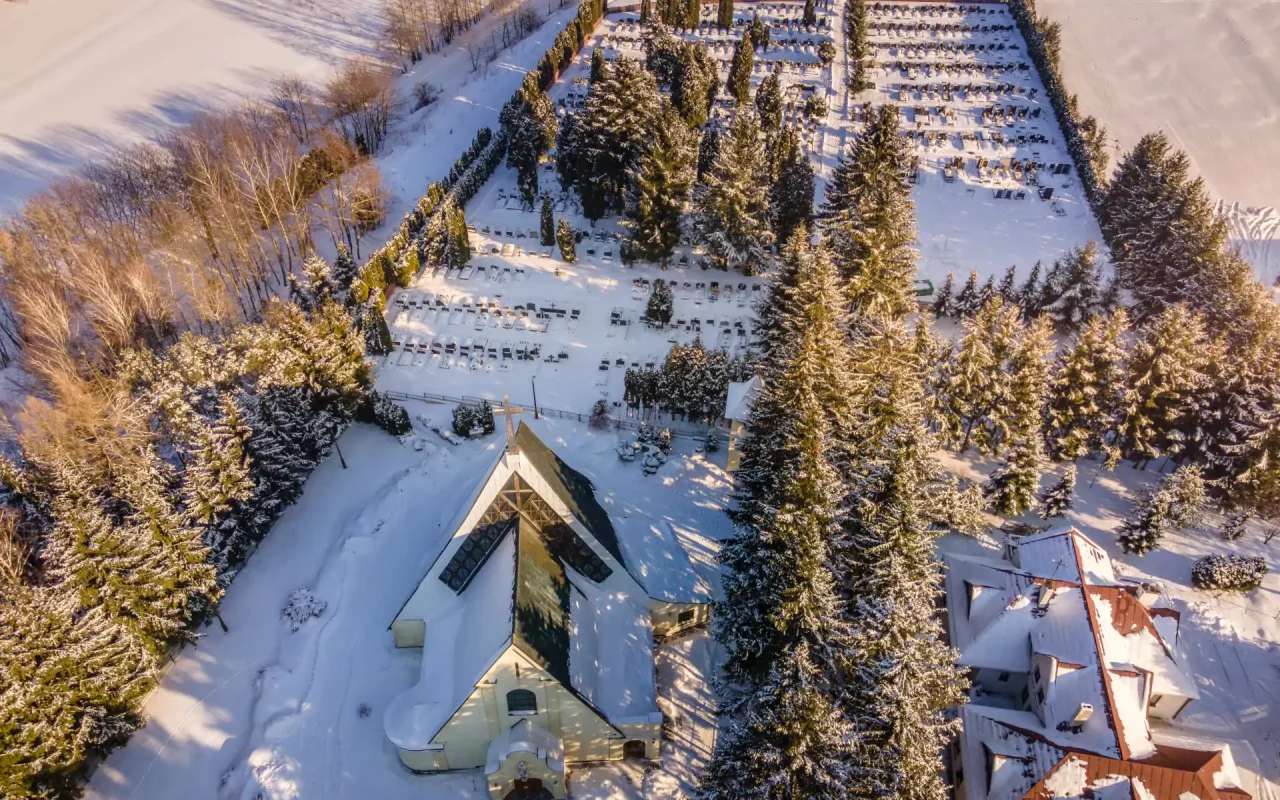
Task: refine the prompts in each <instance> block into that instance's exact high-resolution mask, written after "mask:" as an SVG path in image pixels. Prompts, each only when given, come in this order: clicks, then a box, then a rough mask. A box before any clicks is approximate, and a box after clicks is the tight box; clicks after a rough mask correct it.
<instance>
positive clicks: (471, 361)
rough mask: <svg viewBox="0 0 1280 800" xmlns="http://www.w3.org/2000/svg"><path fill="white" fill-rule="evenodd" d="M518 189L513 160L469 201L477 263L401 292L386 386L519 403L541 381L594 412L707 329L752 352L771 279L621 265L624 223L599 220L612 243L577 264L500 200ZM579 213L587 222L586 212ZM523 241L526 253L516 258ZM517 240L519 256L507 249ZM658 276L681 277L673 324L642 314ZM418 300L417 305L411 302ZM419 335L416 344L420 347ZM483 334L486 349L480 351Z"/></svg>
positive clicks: (588, 245) (555, 396) (719, 343)
mask: <svg viewBox="0 0 1280 800" xmlns="http://www.w3.org/2000/svg"><path fill="white" fill-rule="evenodd" d="M514 194H515V173H514V171H512V170H508V169H505V168H503V169H501V170H499V171H498V173H497V174H496V175H495V176H494V178H493V179H492V180H490V181H489V183H488V184H487V185H486V186H485V189H484V190H483V191H481V193H480V194H479V195H478V196H477V198H476V199H475V200H474V201H472V203H471V204H470V205H469V207H468V215H469V216H468V219H469V221H470V223H471V224H472V225H473V226H476V228H477V232H476V233H474V234H472V237H471V243H472V251H473V253H474V254H475V255H474V257H473V258H472V261H471V264H472V267H471V268H470V270H469V271H468V270H465V269H464V270H461V271H459V270H450V271H448V272H445V271H444V270H435V271H434V272H433V271H430V270H428V271H426V272H424V274H423V275H422V276H421V277H419V279H418V280H417V281H415V282H414V284H413V286H412V287H411V288H410V289H409V290H408V291H403V292H399V293H397V294H396V295H395V298H394V299H393V302H392V310H391V313H390V314H389V317H390V320H389V321H390V325H391V330H392V333H393V335H394V337H395V339H396V341H401V342H403V349H397V350H395V351H393V352H392V353H391V354H390V355H389V356H387V357H386V359H385V360H384V366H383V368H382V369H381V370H380V371H379V377H378V386H379V387H380V388H383V389H395V390H399V391H403V392H408V393H413V392H415V391H418V392H421V391H430V392H434V393H438V394H444V395H448V396H463V395H466V396H477V397H489V398H491V399H501V398H502V395H503V393H504V392H505V393H510V394H511V398H512V402H520V403H531V401H532V398H533V393H534V391H535V383H536V392H537V396H538V402H539V404H541V405H544V406H549V407H551V408H560V409H564V410H567V411H574V412H577V413H581V414H586V413H588V412H589V411H590V410H591V405H592V403H593V402H595V400H596V399H598V398H600V397H604V398H606V399H608V400H609V401H610V402H619V401H621V400H622V395H623V390H622V376H623V373H624V372H625V371H626V369H627V368H629V367H642V366H644V365H646V364H653V365H656V366H661V364H662V361H663V359H664V358H665V357H666V353H667V351H668V350H669V349H670V347H671V344H672V342H676V341H679V342H681V343H684V344H688V343H690V342H692V341H693V340H694V338H695V337H696V336H701V337H702V341H703V343H704V344H705V345H706V346H707V347H724V348H725V349H727V350H728V351H729V352H730V353H732V354H741V353H743V352H745V350H746V348H747V345H748V343H749V342H750V341H751V340H752V338H753V337H752V332H753V331H752V325H753V320H754V313H753V305H754V303H755V301H756V300H758V299H759V297H760V296H761V295H762V294H763V293H764V280H763V279H761V278H746V277H742V276H741V275H729V274H726V273H724V272H720V271H717V270H702V269H700V268H698V267H697V266H695V265H694V264H693V262H692V260H690V263H689V264H687V265H681V264H680V256H677V257H676V258H675V260H674V265H673V267H672V268H671V269H668V270H667V271H665V272H664V271H662V270H660V269H658V268H657V267H654V266H652V265H639V266H636V267H631V268H623V267H621V266H619V265H618V261H617V259H618V246H619V240H618V239H617V238H615V234H616V233H617V227H616V225H615V224H613V223H611V222H609V221H606V222H603V223H601V224H600V225H598V226H597V231H599V232H600V235H601V236H602V238H603V239H604V241H597V240H596V239H591V240H590V241H583V242H582V243H581V244H579V245H578V256H579V261H578V262H577V263H576V264H566V263H564V262H563V261H561V260H560V258H559V251H558V250H556V249H555V248H554V247H543V246H541V245H539V243H538V236H537V231H538V215H537V214H536V213H533V212H524V211H520V210H518V204H517V203H513V204H512V205H515V206H516V208H515V210H509V209H507V208H506V201H505V200H499V199H498V198H499V197H500V196H502V197H505V196H507V195H514ZM570 219H571V220H572V221H573V223H574V224H576V225H578V226H580V227H582V228H586V227H587V226H586V221H585V220H584V219H582V218H580V217H570ZM486 229H487V230H488V233H484V231H485V230H486ZM508 231H510V233H511V235H510V236H508V235H507V232H508ZM531 233H532V234H533V235H532V236H530V234H531ZM517 234H518V235H517ZM521 237H523V238H521ZM517 247H518V248H520V249H521V250H523V251H525V254H524V255H523V256H521V255H516V254H515V253H516V252H517V251H515V248H517ZM507 248H510V249H511V251H512V254H511V255H509V256H503V255H502V252H503V250H504V249H507ZM493 250H497V252H496V253H495V252H492V251H493ZM544 252H545V253H549V254H550V257H543V256H542V253H544ZM684 253H688V250H687V249H685V250H683V251H682V254H684ZM491 275H492V276H493V277H492V278H491V277H490V276H491ZM463 276H467V277H466V279H465V280H464V279H463ZM658 280H666V281H675V282H676V284H677V285H676V286H674V287H673V288H672V297H673V298H674V309H675V311H674V315H673V317H672V322H673V323H675V324H674V325H673V326H672V329H671V330H665V331H664V330H659V329H651V328H649V327H647V326H646V325H644V324H643V323H642V322H641V321H640V318H641V316H643V314H644V311H645V305H646V302H647V299H648V296H649V288H648V286H646V285H644V284H643V283H642V284H641V285H640V286H636V285H635V284H634V283H633V282H634V281H648V282H649V284H650V285H651V284H652V282H653V281H658ZM713 282H714V283H715V284H716V289H715V292H714V295H713V291H712V286H711V285H712V283H713ZM713 296H714V297H715V299H712V298H713ZM437 300H439V302H440V303H443V306H441V305H437ZM413 302H416V303H418V304H419V307H418V308H414V307H412V306H410V305H409V303H413ZM428 303H430V305H428ZM530 303H533V304H534V306H535V307H536V309H538V310H539V312H541V310H543V309H551V308H554V309H557V310H558V311H560V312H563V316H562V315H561V314H558V313H555V312H552V311H547V312H546V313H545V316H546V317H547V318H546V319H539V318H538V315H537V313H535V312H532V311H528V306H529V304H530ZM491 304H492V305H491ZM422 306H426V307H425V308H424V307H422ZM521 308H523V309H525V311H528V313H527V315H524V314H522V313H521V312H520V311H518V310H517V309H521ZM615 314H616V316H615ZM695 320H696V322H695ZM695 325H696V326H697V327H695ZM415 339H416V340H417V341H418V343H419V345H418V348H417V349H413V348H412V347H411V346H412V344H413V341H414V340H415ZM433 340H436V341H438V342H439V345H440V347H439V349H440V351H441V352H440V353H439V355H432V354H430V353H421V352H417V350H420V349H423V348H429V347H430V345H431V343H432V342H433ZM482 341H483V342H484V344H485V352H483V353H480V352H479V345H480V344H481V342H482ZM451 343H455V344H456V346H457V348H458V349H467V348H468V347H469V348H470V350H471V351H472V357H471V358H465V357H462V356H460V355H459V354H457V353H453V354H451V353H449V352H448V350H449V346H450V344H451ZM522 347H523V348H525V349H526V351H527V352H529V353H532V352H533V350H534V348H537V355H536V356H532V355H531V356H530V358H529V359H527V360H523V359H520V358H519V353H520V351H521V348H522ZM411 349H413V352H410V350H411ZM618 413H623V412H622V411H621V410H619V412H618Z"/></svg>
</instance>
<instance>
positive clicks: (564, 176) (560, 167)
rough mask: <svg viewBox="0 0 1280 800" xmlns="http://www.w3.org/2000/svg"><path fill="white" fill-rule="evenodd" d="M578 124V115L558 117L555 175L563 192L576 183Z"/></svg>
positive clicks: (569, 114) (578, 156) (578, 155)
mask: <svg viewBox="0 0 1280 800" xmlns="http://www.w3.org/2000/svg"><path fill="white" fill-rule="evenodd" d="M596 52H600V51H599V50H597V51H596ZM593 83H594V81H593ZM578 126H579V118H578V115H577V114H574V113H567V114H565V115H564V116H562V117H561V118H560V130H559V133H557V134H556V177H557V178H558V179H559V181H560V189H561V191H565V192H567V191H569V189H570V187H572V186H575V185H577V183H578V160H579V158H580V157H581V154H580V153H579V152H578V136H579V128H578Z"/></svg>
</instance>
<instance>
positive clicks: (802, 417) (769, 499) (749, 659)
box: [714, 265, 844, 691]
mask: <svg viewBox="0 0 1280 800" xmlns="http://www.w3.org/2000/svg"><path fill="white" fill-rule="evenodd" d="M816 271H817V273H818V274H817V275H816V278H810V279H809V280H808V281H806V282H805V283H804V284H803V285H802V287H798V288H797V291H798V296H797V298H796V301H797V303H796V313H797V314H798V316H795V317H791V318H790V319H789V320H788V324H789V325H794V326H795V327H794V330H795V334H794V335H793V336H792V338H791V339H790V344H789V345H787V346H785V347H784V348H783V351H782V352H778V353H775V354H774V356H773V358H774V359H776V360H774V361H773V363H771V364H770V365H768V367H767V369H766V372H767V376H766V378H765V381H764V389H763V391H762V393H761V395H760V397H759V398H758V399H757V401H756V404H755V406H754V408H753V410H752V415H751V419H750V421H749V423H748V429H747V433H746V435H745V437H744V441H743V460H742V465H741V467H740V469H739V474H740V475H741V477H742V478H743V480H739V481H737V492H736V495H735V497H736V499H737V501H738V502H737V504H736V508H735V511H734V513H733V514H732V516H733V518H734V521H735V531H734V534H733V536H732V537H731V538H730V540H729V541H728V542H727V543H726V545H725V547H724V548H723V549H722V551H721V556H720V558H721V563H723V564H724V565H725V566H726V567H727V568H728V572H727V574H726V576H725V600H724V602H723V603H719V604H717V606H716V613H715V615H714V617H715V620H716V634H717V638H718V639H719V640H720V641H721V643H722V644H723V645H724V647H725V649H726V653H727V655H726V663H725V673H726V675H728V676H729V678H730V680H731V681H732V682H733V683H734V684H735V685H736V686H738V687H741V688H742V689H744V690H746V691H750V689H752V688H755V687H757V686H760V685H761V683H762V682H763V681H765V680H767V678H768V675H769V670H770V667H772V666H773V665H775V664H777V663H778V660H779V659H780V658H782V656H783V654H784V653H787V652H789V651H791V650H793V649H794V648H796V647H797V646H799V645H801V644H802V643H803V644H806V645H809V646H811V647H813V648H814V652H813V655H814V658H815V659H816V660H817V661H818V662H819V663H825V664H830V663H832V660H833V659H835V658H837V657H839V651H840V642H841V640H842V639H843V637H844V633H843V632H842V629H841V627H840V615H839V614H838V613H837V611H836V599H835V594H834V584H833V579H832V575H831V572H830V568H829V556H828V549H829V543H830V541H831V539H832V538H833V537H834V536H835V533H836V523H837V518H836V510H837V508H838V506H839V501H840V496H841V493H842V490H841V486H840V480H839V475H838V473H837V472H836V469H835V466H834V464H833V457H835V456H836V453H835V452H834V451H833V445H834V440H833V438H832V436H831V417H830V415H831V414H832V412H833V409H831V408H829V407H826V406H824V404H823V396H824V395H825V394H827V392H829V391H830V389H829V387H828V386H827V385H826V381H827V379H828V378H827V376H831V375H832V374H833V373H832V361H833V359H834V358H837V356H836V355H835V354H833V353H831V352H830V351H829V350H827V349H825V347H826V343H828V342H830V341H831V340H832V339H833V338H834V339H835V340H836V341H838V340H839V337H840V336H841V333H842V332H841V331H840V329H839V328H838V327H837V324H838V319H839V316H838V315H839V311H838V307H832V305H831V303H832V302H833V300H834V299H835V298H837V297H838V294H837V293H836V292H835V291H834V289H835V287H834V284H833V282H832V280H831V278H832V277H833V275H832V271H831V269H830V267H829V266H825V267H824V266H822V265H818V266H817V267H816Z"/></svg>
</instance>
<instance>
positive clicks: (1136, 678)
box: [944, 528, 1199, 798]
mask: <svg viewBox="0 0 1280 800" xmlns="http://www.w3.org/2000/svg"><path fill="white" fill-rule="evenodd" d="M944 560H945V562H946V565H947V572H946V589H947V602H948V626H949V632H950V634H951V641H952V644H953V645H954V646H955V647H956V648H957V649H958V650H959V651H960V658H959V661H960V663H962V664H964V665H966V666H969V667H972V668H977V669H992V670H1000V671H1002V672H1018V673H1024V674H1025V673H1029V672H1030V671H1031V669H1032V664H1033V660H1034V659H1035V658H1036V657H1037V656H1041V657H1045V658H1048V659H1051V661H1046V662H1044V663H1046V664H1051V665H1052V667H1053V668H1052V670H1051V677H1049V678H1048V680H1047V681H1046V683H1044V684H1043V685H1042V688H1043V696H1042V697H1038V698H1037V707H1038V714H1037V713H1032V712H1030V711H1020V710H1019V711H1010V710H1004V709H988V708H985V707H980V706H979V707H976V708H977V709H978V710H974V711H969V710H968V709H969V708H975V707H973V706H969V707H966V715H971V714H987V715H988V716H990V715H993V714H994V715H996V716H1000V715H1010V714H1012V715H1014V716H1015V718H1014V719H1012V720H1010V719H1007V718H1006V719H1005V721H1006V722H1008V723H1009V724H1012V725H1014V727H1016V728H1018V729H1019V730H1023V731H1025V732H1026V733H1027V734H1028V735H1031V736H1039V737H1040V738H1041V739H1043V740H1044V741H1046V742H1051V743H1052V744H1053V745H1054V746H1057V747H1061V748H1064V749H1067V750H1071V751H1075V752H1083V753H1088V754H1092V755H1094V756H1097V757H1100V758H1104V759H1107V758H1110V759H1118V760H1122V761H1141V760H1144V759H1150V758H1152V757H1153V756H1154V755H1155V754H1156V753H1157V752H1158V750H1159V748H1157V747H1156V745H1155V743H1154V741H1153V740H1152V736H1151V729H1150V726H1149V724H1148V722H1147V714H1148V708H1149V704H1150V702H1151V698H1152V696H1153V695H1172V696H1176V697H1181V698H1187V699H1194V698H1196V697H1198V696H1199V692H1198V691H1197V689H1196V686H1195V682H1194V681H1193V680H1192V678H1191V676H1190V675H1189V674H1188V672H1187V670H1186V668H1185V666H1184V659H1183V658H1182V655H1181V650H1180V648H1179V645H1178V641H1177V632H1178V624H1177V622H1178V615H1177V612H1176V611H1174V610H1172V609H1168V608H1148V607H1147V606H1146V605H1144V604H1143V603H1142V602H1140V601H1139V600H1138V598H1137V596H1136V594H1135V592H1134V591H1133V589H1134V587H1131V586H1129V585H1127V584H1124V583H1122V582H1120V581H1118V580H1117V579H1116V576H1115V573H1114V570H1113V569H1112V565H1111V561H1110V558H1109V557H1108V556H1107V554H1106V552H1105V551H1104V550H1102V548H1100V547H1099V546H1098V545H1097V544H1096V543H1094V542H1093V541H1091V540H1090V539H1089V538H1088V537H1087V536H1085V535H1084V534H1082V533H1080V532H1079V531H1077V530H1074V529H1072V528H1065V529H1058V530H1053V531H1047V532H1045V533H1042V534H1036V535H1034V536H1028V537H1024V538H1022V539H1018V540H1014V541H1011V542H1009V543H1008V544H1007V545H1006V547H1005V551H1004V558H1002V559H993V558H982V557H976V556H970V555H960V554H947V555H945V556H944ZM1002 680H1003V678H1002ZM1028 691H1030V689H1029V690H1028ZM1085 704H1087V705H1089V706H1091V707H1092V708H1093V709H1094V713H1093V714H1092V716H1090V717H1089V718H1088V719H1087V720H1086V721H1084V722H1083V723H1082V724H1073V720H1074V719H1075V717H1076V715H1077V713H1078V712H1079V711H1080V709H1081V708H1082V706H1083V705H1085ZM966 719H968V716H966ZM975 724H976V723H975ZM966 746H973V747H976V746H977V745H976V744H972V743H970V744H968V745H966ZM1037 780H1038V778H1037ZM970 794H971V797H980V798H985V797H987V795H986V794H974V793H973V792H971V793H970ZM991 796H992V797H996V796H1000V797H1007V796H1019V797H1020V796H1021V795H1016V794H1015V795H1005V794H1002V795H991Z"/></svg>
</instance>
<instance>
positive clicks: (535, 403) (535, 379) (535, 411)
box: [529, 375, 541, 419]
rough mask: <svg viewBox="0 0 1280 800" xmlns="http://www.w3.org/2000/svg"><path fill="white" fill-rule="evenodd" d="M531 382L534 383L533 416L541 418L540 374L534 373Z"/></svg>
mask: <svg viewBox="0 0 1280 800" xmlns="http://www.w3.org/2000/svg"><path fill="white" fill-rule="evenodd" d="M529 383H531V384H533V418H534V419H541V417H539V416H538V376H537V375H534V376H533V377H531V378H530V379H529Z"/></svg>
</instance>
